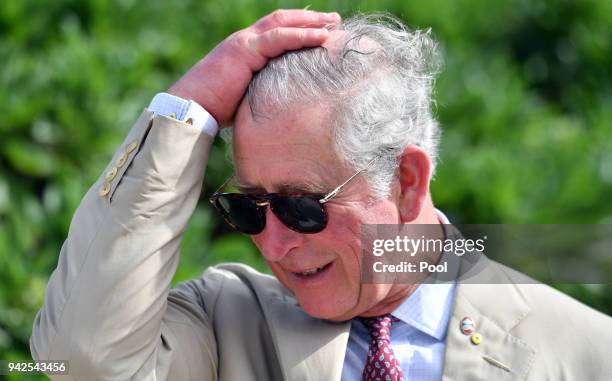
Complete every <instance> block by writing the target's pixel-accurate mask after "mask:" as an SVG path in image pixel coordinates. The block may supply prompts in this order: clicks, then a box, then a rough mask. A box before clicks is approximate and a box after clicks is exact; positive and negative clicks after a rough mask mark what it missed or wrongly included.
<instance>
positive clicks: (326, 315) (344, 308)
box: [296, 295, 353, 321]
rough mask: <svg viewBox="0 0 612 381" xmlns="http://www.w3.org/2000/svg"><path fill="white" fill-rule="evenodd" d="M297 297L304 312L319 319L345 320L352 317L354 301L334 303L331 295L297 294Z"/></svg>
mask: <svg viewBox="0 0 612 381" xmlns="http://www.w3.org/2000/svg"><path fill="white" fill-rule="evenodd" d="M296 299H297V301H298V303H299V304H300V307H301V308H302V309H303V310H304V312H306V313H307V314H308V315H310V316H312V317H315V318H317V319H325V320H332V321H344V320H349V319H351V318H352V316H349V315H350V311H351V309H352V307H353V304H352V303H342V302H336V303H334V301H332V300H330V299H329V297H327V298H313V297H310V296H309V297H300V295H296ZM348 304H350V306H349V305H348Z"/></svg>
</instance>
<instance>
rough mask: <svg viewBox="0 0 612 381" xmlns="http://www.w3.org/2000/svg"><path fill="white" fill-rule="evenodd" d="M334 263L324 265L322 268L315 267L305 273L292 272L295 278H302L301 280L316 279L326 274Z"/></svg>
mask: <svg viewBox="0 0 612 381" xmlns="http://www.w3.org/2000/svg"><path fill="white" fill-rule="evenodd" d="M331 264H332V262H329V263H328V264H326V265H323V266H321V267H314V268H311V269H308V270H305V271H299V272H292V273H293V275H294V276H296V277H298V278H300V279H311V278H315V277H317V276H318V275H320V274H323V273H325V272H326V271H327V270H328V269H329V268H330V266H331Z"/></svg>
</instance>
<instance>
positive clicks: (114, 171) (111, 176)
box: [104, 167, 117, 183]
mask: <svg viewBox="0 0 612 381" xmlns="http://www.w3.org/2000/svg"><path fill="white" fill-rule="evenodd" d="M115 176H117V167H113V168H112V169H111V170H110V171H108V172H106V176H104V180H106V181H107V182H109V183H110V182H111V181H113V179H114V178H115Z"/></svg>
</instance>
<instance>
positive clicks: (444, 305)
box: [393, 282, 455, 340]
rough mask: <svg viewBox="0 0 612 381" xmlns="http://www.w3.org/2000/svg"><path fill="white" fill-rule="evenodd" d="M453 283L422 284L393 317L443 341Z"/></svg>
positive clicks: (450, 305) (453, 287)
mask: <svg viewBox="0 0 612 381" xmlns="http://www.w3.org/2000/svg"><path fill="white" fill-rule="evenodd" d="M454 291H455V283H454V282H453V283H439V284H430V283H422V284H420V285H419V287H418V288H417V289H416V290H415V291H414V293H413V294H412V295H410V297H408V299H406V300H405V301H404V303H402V304H401V305H400V306H399V307H398V308H397V309H396V310H395V311H393V316H395V317H396V318H398V319H399V320H401V321H402V322H404V323H406V324H408V325H410V326H412V327H414V328H416V329H418V330H419V331H421V332H423V333H426V334H428V335H429V336H432V337H435V338H436V339H438V340H442V339H444V336H445V335H446V330H447V328H448V321H449V320H450V315H451V310H452V306H453V299H454V295H455V293H454Z"/></svg>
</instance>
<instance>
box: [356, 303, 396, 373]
mask: <svg viewBox="0 0 612 381" xmlns="http://www.w3.org/2000/svg"><path fill="white" fill-rule="evenodd" d="M362 320H363V322H364V323H365V325H366V326H367V327H368V331H369V332H370V337H371V338H372V341H371V342H370V348H369V349H368V359H367V361H366V365H365V368H364V369H363V381H405V380H406V379H405V378H404V374H403V373H402V368H401V367H400V365H399V362H398V361H397V358H395V354H393V349H391V323H392V322H396V321H399V320H398V319H397V318H395V317H393V316H391V314H387V315H383V316H377V317H374V318H365V319H362Z"/></svg>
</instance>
